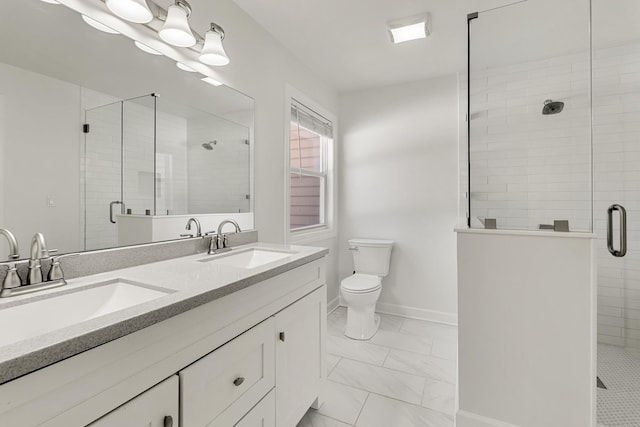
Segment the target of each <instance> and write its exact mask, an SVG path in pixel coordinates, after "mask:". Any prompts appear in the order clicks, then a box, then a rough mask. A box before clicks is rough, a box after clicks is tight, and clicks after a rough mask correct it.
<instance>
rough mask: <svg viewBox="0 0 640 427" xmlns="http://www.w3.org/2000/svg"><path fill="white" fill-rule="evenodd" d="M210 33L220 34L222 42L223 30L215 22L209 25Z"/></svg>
mask: <svg viewBox="0 0 640 427" xmlns="http://www.w3.org/2000/svg"><path fill="white" fill-rule="evenodd" d="M211 31H213V32H216V33H218V34H220V40H224V30H223V29H222V27H221V26H220V25H218V24H216V23H215V22H212V23H211Z"/></svg>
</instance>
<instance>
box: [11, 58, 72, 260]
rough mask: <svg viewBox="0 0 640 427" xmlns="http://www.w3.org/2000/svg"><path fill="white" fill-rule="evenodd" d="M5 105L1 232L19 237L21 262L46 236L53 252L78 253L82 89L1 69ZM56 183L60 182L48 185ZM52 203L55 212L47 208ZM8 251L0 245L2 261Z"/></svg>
mask: <svg viewBox="0 0 640 427" xmlns="http://www.w3.org/2000/svg"><path fill="white" fill-rule="evenodd" d="M0 94H2V95H3V97H4V101H5V111H4V120H3V121H2V123H0V134H4V138H5V144H4V150H3V153H2V157H1V158H0V170H1V172H0V173H1V174H2V175H3V177H4V178H3V179H4V184H5V185H4V200H3V201H2V205H1V208H2V210H3V216H4V218H3V221H2V223H1V224H0V228H8V229H10V230H11V231H12V232H13V233H14V234H15V236H16V238H17V240H18V244H19V246H20V254H21V256H22V257H25V256H26V255H28V252H29V244H30V242H31V237H32V236H33V234H34V233H36V232H42V233H44V235H45V236H46V237H47V243H48V245H49V248H56V249H59V250H60V252H61V253H63V252H69V251H74V250H77V248H78V247H80V246H79V245H80V244H81V236H80V228H79V227H78V224H79V222H80V218H79V217H80V210H79V209H78V207H79V198H80V168H79V162H78V159H79V156H80V143H79V129H80V114H79V109H80V102H79V101H80V87H79V86H76V85H72V84H69V83H66V82H62V81H60V80H56V79H52V78H50V77H46V76H43V75H40V74H36V73H32V72H29V71H26V70H23V69H19V68H16V67H12V66H9V65H6V64H0ZM34 153H35V154H34ZM49 177H55V179H49ZM47 197H51V198H52V199H53V200H54V201H55V207H48V206H47ZM5 251H6V245H5V244H3V243H0V257H1V259H4V258H6V256H5V255H4V253H5Z"/></svg>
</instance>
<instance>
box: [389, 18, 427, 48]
mask: <svg viewBox="0 0 640 427" xmlns="http://www.w3.org/2000/svg"><path fill="white" fill-rule="evenodd" d="M387 25H388V27H389V34H390V35H391V41H392V42H393V43H402V42H406V41H409V40H417V39H424V38H425V37H427V36H428V35H429V34H431V14H429V13H426V14H422V15H417V16H412V17H410V18H404V19H398V20H395V21H389V22H388V23H387Z"/></svg>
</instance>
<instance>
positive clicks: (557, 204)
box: [471, 52, 591, 230]
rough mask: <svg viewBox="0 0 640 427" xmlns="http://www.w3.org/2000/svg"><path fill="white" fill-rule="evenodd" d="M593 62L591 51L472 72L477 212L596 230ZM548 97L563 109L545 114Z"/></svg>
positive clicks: (516, 222) (515, 221)
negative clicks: (564, 222) (591, 124)
mask: <svg viewBox="0 0 640 427" xmlns="http://www.w3.org/2000/svg"><path fill="white" fill-rule="evenodd" d="M588 63H589V55H588V53H587V52H585V53H584V54H575V55H570V56H567V57H554V58H547V59H543V60H535V61H531V62H527V63H525V64H515V65H510V66H501V67H497V68H487V69H483V70H474V71H472V74H471V75H472V79H471V177H472V182H471V215H472V217H474V218H476V219H480V220H482V219H484V218H496V219H497V226H498V228H507V229H538V228H539V226H540V224H553V221H554V220H569V223H570V226H571V229H572V230H590V229H591V179H590V170H591V138H590V131H589V118H590V101H589V68H588ZM547 99H552V100H554V101H562V102H564V103H565V109H564V111H562V113H560V114H556V115H543V114H542V107H543V106H544V102H545V100H547ZM478 223H479V222H477V223H476V224H478Z"/></svg>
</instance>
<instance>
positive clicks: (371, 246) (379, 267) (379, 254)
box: [349, 239, 393, 276]
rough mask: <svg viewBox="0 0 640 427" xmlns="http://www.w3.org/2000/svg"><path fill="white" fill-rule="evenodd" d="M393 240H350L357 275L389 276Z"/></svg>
mask: <svg viewBox="0 0 640 427" xmlns="http://www.w3.org/2000/svg"><path fill="white" fill-rule="evenodd" d="M392 246H393V241H392V240H383V239H349V249H350V250H351V254H352V255H353V265H354V267H355V270H356V273H364V274H375V275H377V276H386V275H387V274H389V261H390V260H391V247H392Z"/></svg>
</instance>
